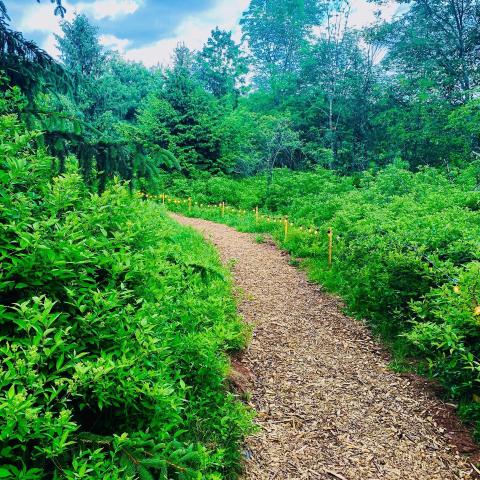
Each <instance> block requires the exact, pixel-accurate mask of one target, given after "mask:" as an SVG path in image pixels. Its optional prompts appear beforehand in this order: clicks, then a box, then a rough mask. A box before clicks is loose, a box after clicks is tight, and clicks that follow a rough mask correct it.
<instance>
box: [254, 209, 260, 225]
mask: <svg viewBox="0 0 480 480" xmlns="http://www.w3.org/2000/svg"><path fill="white" fill-rule="evenodd" d="M259 219H260V217H259V214H258V206H257V207H255V223H256V224H258V221H259Z"/></svg>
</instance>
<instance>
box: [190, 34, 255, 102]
mask: <svg viewBox="0 0 480 480" xmlns="http://www.w3.org/2000/svg"><path fill="white" fill-rule="evenodd" d="M247 73H248V66H247V62H246V58H245V57H244V56H243V55H242V52H241V50H240V46H239V45H237V44H236V43H235V42H234V41H233V39H232V32H226V31H224V30H220V29H219V28H218V27H217V28H216V29H215V30H212V33H211V35H210V37H209V39H208V40H207V43H206V44H205V45H204V47H203V49H202V50H201V51H200V52H199V53H198V55H197V58H196V75H197V77H198V78H199V80H200V82H201V83H202V85H203V86H204V87H205V89H206V90H207V91H208V92H210V93H213V95H215V96H216V97H223V96H225V95H228V94H231V95H234V96H238V95H239V94H240V92H241V88H242V86H243V85H244V84H245V75H246V74H247Z"/></svg>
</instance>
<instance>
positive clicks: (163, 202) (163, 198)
mask: <svg viewBox="0 0 480 480" xmlns="http://www.w3.org/2000/svg"><path fill="white" fill-rule="evenodd" d="M162 204H163V205H165V194H164V193H162Z"/></svg>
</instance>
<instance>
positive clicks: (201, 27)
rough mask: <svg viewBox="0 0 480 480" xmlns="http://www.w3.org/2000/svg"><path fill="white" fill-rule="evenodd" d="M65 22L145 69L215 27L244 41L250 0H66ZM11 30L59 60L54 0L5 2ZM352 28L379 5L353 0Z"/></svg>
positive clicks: (389, 8) (387, 11)
mask: <svg viewBox="0 0 480 480" xmlns="http://www.w3.org/2000/svg"><path fill="white" fill-rule="evenodd" d="M62 3H63V5H64V6H65V8H66V9H67V15H66V20H71V19H72V18H73V16H74V15H75V13H83V14H85V15H87V16H88V17H89V18H90V19H91V20H92V22H93V23H95V24H96V25H97V26H98V28H99V32H100V34H101V37H100V41H101V43H102V44H103V45H105V46H106V47H108V48H110V49H114V50H118V51H119V52H120V53H121V54H122V55H123V56H124V57H125V58H127V59H129V60H134V61H139V62H143V63H144V64H145V65H147V66H153V65H157V64H163V65H168V64H170V62H171V54H172V51H173V49H174V48H175V46H176V45H177V44H178V43H179V42H185V44H186V45H187V46H188V47H190V48H192V49H194V50H198V49H200V48H201V47H202V45H203V44H204V43H205V41H206V40H207V39H208V37H209V35H210V32H211V30H212V29H214V28H215V27H217V26H218V27H219V28H221V29H224V30H229V31H230V30H231V31H232V32H233V36H234V38H235V39H236V40H237V41H240V39H241V31H240V27H239V20H240V18H241V16H242V13H243V12H244V11H245V10H246V9H247V8H248V5H249V3H250V0H63V1H62ZM5 4H6V6H7V9H8V12H9V16H10V17H11V19H12V27H13V28H15V29H17V30H19V31H21V32H22V33H23V34H24V36H25V37H27V38H28V39H32V40H34V41H35V42H36V43H37V44H38V45H40V46H41V47H42V48H44V49H45V50H47V52H49V53H50V54H51V55H53V56H57V53H58V52H57V49H56V40H55V36H54V34H60V33H61V29H60V21H61V19H59V18H58V17H55V16H54V15H53V5H52V4H51V3H50V0H41V3H40V4H38V3H37V2H36V0H6V1H5ZM352 7H353V9H352V16H351V24H352V25H353V26H356V27H360V26H363V25H366V24H369V23H371V22H372V21H373V18H374V11H375V10H378V7H377V6H376V5H374V4H373V3H370V2H367V0H352ZM382 10H383V13H382V15H383V18H385V19H387V20H388V19H390V18H391V17H392V16H393V15H394V14H395V12H396V11H397V6H396V5H395V4H394V3H393V2H392V3H390V4H387V5H386V6H385V7H383V8H382Z"/></svg>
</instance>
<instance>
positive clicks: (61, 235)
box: [0, 103, 252, 480]
mask: <svg viewBox="0 0 480 480" xmlns="http://www.w3.org/2000/svg"><path fill="white" fill-rule="evenodd" d="M5 105H6V104H5V103H4V105H3V107H4V108H3V113H2V115H0V159H1V160H0V209H1V210H0V219H1V220H0V227H1V234H0V255H1V265H2V269H1V275H0V296H1V306H0V358H1V365H2V367H1V369H0V478H12V479H13V478H18V479H24V480H27V479H32V480H33V479H43V478H45V479H56V478H58V479H59V478H62V479H72V480H73V479H81V478H85V479H87V478H88V479H102V480H105V479H112V480H113V479H129V478H131V479H134V478H139V479H142V480H151V479H165V480H166V479H178V480H180V479H182V480H186V479H201V478H205V479H210V480H214V479H222V478H225V479H233V478H237V473H238V471H239V465H240V445H241V443H242V441H243V438H244V435H245V434H247V433H248V432H249V431H250V430H251V425H252V423H251V413H250V412H249V411H248V410H247V408H246V407H245V406H244V405H243V404H242V403H240V402H239V401H237V399H236V398H235V396H234V395H233V394H232V393H229V392H228V389H227V386H226V380H225V379H226V376H227V374H228V369H229V361H228V357H227V352H229V351H234V350H238V349H240V348H242V347H244V346H245V343H246V341H247V336H248V335H247V333H248V332H246V330H245V327H244V325H243V324H242V322H241V321H240V319H239V318H238V316H237V314H236V306H235V303H234V300H233V295H232V290H231V289H232V286H231V279H230V274H229V272H228V271H227V270H226V269H224V268H223V267H222V266H221V264H220V262H219V259H218V257H217V254H216V252H215V251H214V248H213V247H211V246H209V245H207V244H206V243H205V242H204V241H203V240H202V239H201V237H200V236H199V235H197V234H196V233H194V232H193V231H192V230H190V229H186V228H184V227H181V226H179V225H177V224H176V223H174V222H173V221H171V220H170V219H169V218H168V217H167V216H166V215H165V212H164V210H163V209H161V208H160V207H159V206H158V205H156V204H155V203H154V202H142V201H141V200H139V199H137V198H135V197H134V196H132V195H131V194H130V192H129V190H128V188H127V187H125V186H122V185H120V184H114V185H112V187H111V188H109V189H108V190H107V191H106V192H105V193H104V194H103V195H101V196H99V195H93V194H90V193H89V192H88V191H87V190H86V187H85V184H84V182H83V180H82V178H81V177H80V175H78V174H77V173H75V172H70V173H66V174H65V175H61V176H58V177H56V178H53V179H51V178H50V166H51V163H52V162H51V158H49V157H48V156H46V155H45V154H44V152H43V151H42V150H39V149H37V148H36V147H35V146H34V145H35V142H34V140H35V138H36V136H37V133H35V132H30V131H28V130H27V129H26V128H25V127H24V126H23V125H22V123H21V122H20V121H19V119H18V117H17V115H15V114H13V113H8V110H7V109H6V108H5ZM0 113H1V112H0Z"/></svg>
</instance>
